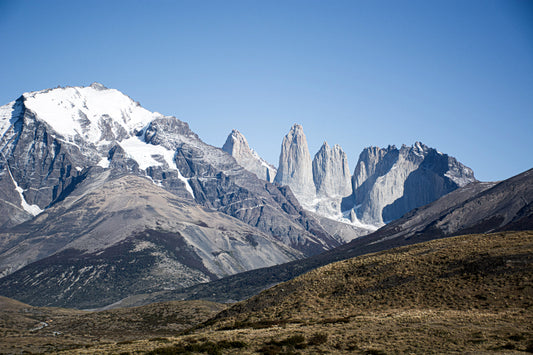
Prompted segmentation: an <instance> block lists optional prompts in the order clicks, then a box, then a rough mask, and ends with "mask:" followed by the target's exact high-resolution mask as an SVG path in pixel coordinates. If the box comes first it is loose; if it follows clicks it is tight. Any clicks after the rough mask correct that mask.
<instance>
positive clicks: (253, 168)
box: [222, 129, 277, 182]
mask: <svg viewBox="0 0 533 355" xmlns="http://www.w3.org/2000/svg"><path fill="white" fill-rule="evenodd" d="M222 150H223V151H225V152H227V153H229V154H230V155H231V156H232V157H233V158H235V160H236V161H237V163H239V164H240V165H241V166H242V167H243V168H245V169H246V170H248V171H249V172H252V173H254V174H255V175H257V177H258V178H260V179H263V180H266V181H268V182H273V181H274V177H275V176H276V172H277V170H276V168H275V167H273V166H272V165H270V164H269V163H267V162H266V161H265V160H264V159H262V158H261V157H260V156H259V155H258V154H257V153H256V152H255V151H254V150H253V149H251V148H250V146H249V145H248V141H247V140H246V138H245V137H244V136H243V135H242V133H241V132H239V131H237V130H236V129H234V130H233V131H231V133H230V134H229V135H228V138H227V139H226V142H225V143H224V145H223V146H222Z"/></svg>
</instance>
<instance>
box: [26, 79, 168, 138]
mask: <svg viewBox="0 0 533 355" xmlns="http://www.w3.org/2000/svg"><path fill="white" fill-rule="evenodd" d="M23 97H24V104H25V106H26V108H27V109H29V110H30V111H31V112H33V113H34V114H35V115H36V116H37V118H39V119H40V120H42V121H45V122H46V123H48V124H49V125H50V126H51V127H52V128H53V129H54V130H55V131H56V132H57V133H59V134H60V135H62V136H63V137H64V138H65V139H66V140H67V141H70V142H74V141H76V140H77V138H78V137H79V138H81V139H83V140H84V141H86V142H90V143H98V142H100V141H105V140H106V137H104V136H103V134H102V132H103V131H106V132H107V133H109V132H111V133H113V135H114V137H115V139H116V140H118V141H121V140H122V139H125V138H127V137H129V136H131V135H133V134H135V133H136V132H137V131H140V130H141V129H142V128H143V127H144V126H146V125H147V124H148V123H149V122H150V121H152V120H153V119H154V118H157V117H160V116H161V115H160V114H158V113H152V112H150V111H148V110H146V109H144V108H143V107H141V106H140V105H139V104H138V103H137V102H135V101H133V100H132V99H131V98H130V97H128V96H126V95H124V94H123V93H121V92H120V91H118V90H115V89H107V88H106V87H105V86H103V85H102V84H99V83H93V84H91V86H87V87H65V88H56V89H50V90H43V91H37V92H30V93H25V94H24V95H23Z"/></svg>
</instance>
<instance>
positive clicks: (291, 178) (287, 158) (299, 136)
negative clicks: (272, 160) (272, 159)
mask: <svg viewBox="0 0 533 355" xmlns="http://www.w3.org/2000/svg"><path fill="white" fill-rule="evenodd" d="M274 181H275V182H276V183H278V184H280V185H287V186H289V187H290V188H291V190H292V191H293V192H294V194H295V195H296V196H297V197H298V199H299V201H300V202H301V203H303V204H305V203H306V202H307V201H308V200H312V199H313V198H314V196H315V195H316V188H315V184H314V182H313V167H312V163H311V156H310V155H309V148H308V147H307V139H306V138H305V134H304V130H303V128H302V126H301V125H299V124H295V125H294V126H292V128H291V130H290V131H289V133H288V134H287V135H286V136H285V137H284V138H283V142H282V144H281V154H280V156H279V166H278V172H277V174H276V178H275V179H274Z"/></svg>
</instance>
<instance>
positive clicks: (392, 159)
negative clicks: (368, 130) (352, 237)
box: [344, 142, 476, 225]
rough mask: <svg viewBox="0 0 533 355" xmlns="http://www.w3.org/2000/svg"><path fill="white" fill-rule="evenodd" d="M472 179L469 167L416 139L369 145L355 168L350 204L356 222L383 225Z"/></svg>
mask: <svg viewBox="0 0 533 355" xmlns="http://www.w3.org/2000/svg"><path fill="white" fill-rule="evenodd" d="M474 181H476V179H475V178H474V174H473V172H472V170H471V169H470V168H468V167H466V166H464V165H463V164H461V163H459V162H458V161H457V160H456V159H455V158H453V157H450V156H448V155H446V154H443V153H440V152H438V151H437V150H435V149H433V148H429V147H427V146H426V145H424V144H422V143H420V142H416V143H415V144H414V145H413V146H412V147H407V146H405V145H404V146H402V147H401V148H400V149H397V148H396V147H394V146H389V147H387V148H385V149H381V148H377V147H370V148H366V149H365V150H364V151H363V152H362V153H361V155H360V156H359V161H358V163H357V166H356V167H355V171H354V175H353V178H352V184H353V189H354V190H353V195H352V202H351V203H352V204H353V206H354V207H355V212H356V216H357V218H358V219H359V220H360V221H363V222H364V223H369V224H374V225H383V224H384V223H385V222H388V221H392V220H394V219H397V218H399V217H401V216H402V215H403V214H404V213H406V212H408V211H410V210H412V209H414V208H417V207H420V206H423V205H425V204H428V203H430V202H432V201H434V200H436V199H438V198H439V197H441V196H443V195H445V194H447V193H449V192H451V191H453V190H455V189H457V188H458V187H462V186H465V185H467V184H468V183H470V182H474ZM349 205H350V204H349V203H346V201H345V205H344V207H345V208H346V207H347V206H349Z"/></svg>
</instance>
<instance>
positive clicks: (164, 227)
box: [0, 169, 302, 308]
mask: <svg viewBox="0 0 533 355" xmlns="http://www.w3.org/2000/svg"><path fill="white" fill-rule="evenodd" d="M100 170H103V169H100ZM90 181H91V182H90V183H88V184H85V185H82V186H79V187H78V188H77V189H76V190H75V191H74V192H73V193H72V194H70V195H69V196H68V197H67V198H65V199H64V200H63V201H62V202H60V203H57V204H55V205H54V206H53V207H50V208H48V209H47V210H46V211H45V212H43V213H41V214H40V215H39V216H37V218H35V219H33V220H31V221H28V222H26V223H23V224H21V225H18V226H17V227H15V228H12V229H9V230H7V231H5V232H3V233H0V272H1V273H2V275H3V276H5V277H3V278H0V283H2V291H1V292H2V294H3V295H5V296H8V297H15V298H17V299H19V300H22V301H25V302H28V303H31V304H33V305H41V306H43V305H55V306H68V307H77V308H80V307H81V308H93V307H102V306H105V305H106V304H110V303H113V302H116V301H118V300H120V299H122V298H124V297H126V296H128V295H131V294H135V293H143V292H148V291H154V290H162V289H173V288H180V287H184V286H191V285H194V284H196V283H199V282H207V281H211V280H214V279H217V278H219V277H224V276H228V275H232V274H235V273H238V272H242V271H247V270H251V269H254V268H260V267H266V266H272V265H276V264H279V263H283V262H287V261H291V260H295V259H298V258H301V257H302V254H301V253H300V252H298V251H296V250H294V249H292V248H290V247H288V246H286V245H285V244H283V243H281V242H279V241H278V240H276V239H275V238H273V237H272V236H270V235H268V234H265V233H262V232H260V231H259V230H257V229H255V228H253V227H251V226H249V225H247V224H245V223H243V222H241V221H239V220H237V219H235V218H233V217H230V216H227V215H225V214H222V213H220V212H216V211H212V210H206V209H204V208H201V207H200V206H198V205H197V204H194V203H192V202H189V201H187V200H184V199H181V198H179V197H177V196H176V195H173V194H171V193H170V192H168V191H166V190H164V189H162V188H161V187H159V186H156V185H155V184H153V183H152V182H151V181H149V180H148V179H146V178H141V177H137V176H134V175H124V176H119V177H113V176H112V175H111V174H110V171H109V170H105V171H100V172H95V173H94V174H93V175H92V176H91V179H90ZM6 275H7V276H6ZM110 285H113V286H112V287H110Z"/></svg>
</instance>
